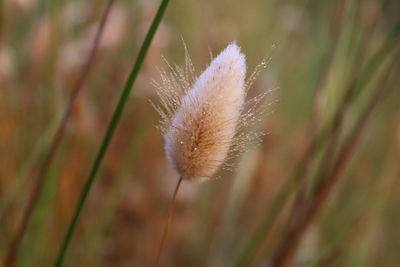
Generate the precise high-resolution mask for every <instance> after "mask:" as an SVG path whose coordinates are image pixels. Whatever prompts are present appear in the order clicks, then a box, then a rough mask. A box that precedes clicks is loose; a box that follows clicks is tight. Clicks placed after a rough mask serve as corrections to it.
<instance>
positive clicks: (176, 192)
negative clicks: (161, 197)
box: [155, 178, 182, 267]
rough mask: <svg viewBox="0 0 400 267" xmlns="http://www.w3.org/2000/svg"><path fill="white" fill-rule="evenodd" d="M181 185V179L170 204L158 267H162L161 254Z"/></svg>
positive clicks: (159, 251) (157, 262)
mask: <svg viewBox="0 0 400 267" xmlns="http://www.w3.org/2000/svg"><path fill="white" fill-rule="evenodd" d="M181 183H182V178H179V180H178V182H177V183H176V186H175V191H174V194H173V196H172V199H171V202H170V204H169V208H168V215H167V221H166V222H165V226H164V232H163V235H162V239H161V242H160V247H159V248H158V252H157V259H156V264H155V266H156V267H157V266H159V265H160V259H161V254H162V252H163V250H164V246H165V241H166V240H167V236H168V230H169V225H170V224H171V221H172V215H173V214H174V207H175V202H176V195H177V194H178V190H179V187H180V185H181Z"/></svg>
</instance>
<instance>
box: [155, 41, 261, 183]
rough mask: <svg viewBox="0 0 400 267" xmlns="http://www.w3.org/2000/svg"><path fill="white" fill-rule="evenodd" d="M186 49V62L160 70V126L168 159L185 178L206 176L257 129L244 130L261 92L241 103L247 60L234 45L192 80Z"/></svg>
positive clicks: (251, 118) (242, 144)
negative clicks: (179, 65) (182, 65)
mask: <svg viewBox="0 0 400 267" xmlns="http://www.w3.org/2000/svg"><path fill="white" fill-rule="evenodd" d="M185 52H186V66H185V68H181V67H178V66H175V67H172V66H170V65H169V67H170V73H168V72H166V71H162V72H161V76H162V85H159V84H156V86H157V88H158V93H159V95H160V97H161V106H160V107H156V109H157V111H158V112H159V113H160V115H161V117H162V120H161V127H160V128H161V129H162V131H163V134H164V139H165V151H166V154H167V159H168V161H169V162H170V164H171V165H172V166H173V168H174V169H175V170H176V172H177V173H178V174H179V175H180V176H181V177H182V178H183V179H197V180H198V179H204V178H210V177H212V176H213V175H214V173H215V172H216V171H217V170H218V169H219V167H220V166H221V165H222V164H223V163H224V162H225V161H226V160H227V159H228V158H229V157H230V155H231V153H234V152H237V151H241V150H243V147H244V146H245V143H248V142H251V141H254V140H257V139H259V137H260V136H261V135H260V134H259V133H253V134H252V133H245V132H244V131H243V130H244V129H245V128H246V127H247V126H248V125H250V124H252V122H253V121H254V118H255V115H256V113H257V111H258V108H259V105H258V104H259V103H260V102H261V100H262V99H263V97H264V94H263V95H260V96H259V97H257V98H254V99H251V100H250V101H249V102H248V103H245V98H246V92H247V88H246V84H247V83H246V82H245V77H246V62H245V56H244V55H243V54H242V53H241V51H240V47H239V46H237V45H236V43H231V44H229V45H228V46H227V47H226V48H225V49H224V50H223V51H222V52H221V53H220V54H219V55H218V56H217V57H216V58H215V59H213V60H212V61H211V63H210V65H209V66H208V67H207V68H206V70H204V72H203V73H202V74H201V75H200V76H199V77H198V78H197V79H196V78H195V75H194V70H193V65H192V63H191V60H190V58H189V56H188V54H187V49H186V46H185ZM247 104H249V105H247Z"/></svg>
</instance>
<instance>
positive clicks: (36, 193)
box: [5, 0, 115, 266]
mask: <svg viewBox="0 0 400 267" xmlns="http://www.w3.org/2000/svg"><path fill="white" fill-rule="evenodd" d="M114 2H115V0H110V1H109V2H108V4H107V7H106V9H105V10H104V13H103V16H102V18H101V21H100V24H99V27H98V29H97V32H96V35H95V37H94V39H93V43H92V46H91V50H90V53H89V56H88V58H87V60H86V62H85V64H84V65H83V66H82V69H81V72H80V75H79V77H78V80H77V81H76V83H75V85H74V87H73V90H72V94H71V97H70V99H69V102H68V105H67V109H66V110H65V113H64V115H63V117H62V120H61V122H60V124H59V126H58V128H57V130H56V133H55V135H54V136H53V139H52V141H51V144H50V148H49V150H48V151H47V154H46V156H45V158H44V160H43V162H42V164H41V166H40V167H39V171H38V174H37V177H36V183H35V184H34V186H33V191H32V193H31V195H30V197H29V200H28V204H27V206H26V208H25V210H24V212H23V215H22V219H21V221H20V223H19V225H18V227H17V231H16V234H15V237H14V239H13V240H12V241H11V245H10V247H9V249H8V252H7V256H6V258H5V259H6V260H5V266H12V265H14V264H15V261H16V258H17V253H18V249H19V246H20V244H21V242H22V239H23V237H24V235H25V232H26V229H27V227H28V224H29V220H30V218H31V217H32V214H33V212H34V210H35V207H36V205H37V203H38V201H39V198H40V195H41V193H42V190H43V186H44V183H45V178H46V176H47V173H48V170H49V167H50V165H51V163H52V162H53V160H54V156H55V154H56V152H57V150H58V148H59V146H60V143H61V140H62V139H63V137H64V134H65V129H66V126H67V123H68V121H69V118H70V117H71V114H72V110H73V107H74V104H75V102H76V99H77V98H78V95H79V93H80V92H81V91H82V88H83V84H84V82H85V81H86V79H87V77H88V74H89V71H90V69H91V67H92V65H93V62H94V59H95V55H96V52H97V48H98V46H99V43H100V40H101V36H102V34H103V32H104V28H105V25H106V22H107V19H108V17H109V14H110V11H111V8H112V5H113V3H114Z"/></svg>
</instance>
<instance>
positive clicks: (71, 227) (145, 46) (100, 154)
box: [54, 0, 169, 267]
mask: <svg viewBox="0 0 400 267" xmlns="http://www.w3.org/2000/svg"><path fill="white" fill-rule="evenodd" d="M168 2H169V0H162V2H161V4H160V6H159V8H158V10H157V13H156V15H155V17H154V19H153V22H152V24H151V26H150V28H149V31H148V32H147V35H146V38H145V39H144V41H143V44H142V46H141V48H140V51H139V54H138V57H137V59H136V62H135V65H134V66H133V69H132V71H131V73H130V75H129V78H128V80H127V82H126V84H125V86H124V89H123V91H122V94H121V96H120V99H119V101H118V105H117V107H116V109H115V111H114V114H113V116H112V118H111V121H110V123H109V125H108V128H107V131H106V133H105V135H104V138H103V141H102V143H101V146H100V149H99V151H98V152H97V155H96V158H95V161H94V163H93V166H92V169H91V171H90V173H89V176H88V177H87V180H86V183H85V186H84V188H83V191H82V193H81V196H80V199H79V202H78V204H77V206H76V209H75V213H74V215H73V218H72V220H71V223H70V225H69V228H68V231H67V234H66V236H65V239H64V242H63V244H62V247H61V249H60V252H59V254H58V257H57V261H56V263H55V264H54V266H56V267H60V266H61V265H62V263H63V260H64V256H65V253H66V251H67V248H68V245H69V243H70V241H71V238H72V235H73V233H74V230H75V227H76V224H77V222H78V219H79V217H80V214H81V212H82V209H83V205H84V204H85V202H86V199H87V197H88V195H89V192H90V189H91V188H92V185H93V182H94V179H95V178H96V175H97V172H98V170H99V167H100V165H101V162H102V160H103V158H104V156H105V153H106V151H107V148H108V145H109V144H110V141H111V138H112V136H113V134H114V132H115V129H116V127H117V125H118V122H119V120H120V118H121V115H122V111H123V110H124V107H125V104H126V102H127V100H128V97H129V94H130V92H131V89H132V86H133V84H134V83H135V80H136V77H137V75H138V73H139V70H140V68H141V66H142V64H143V61H144V58H145V56H146V53H147V50H148V49H149V46H150V44H151V41H152V40H153V37H154V35H155V33H156V31H157V28H158V26H159V24H160V21H161V19H162V17H163V15H164V12H165V9H166V8H167V5H168Z"/></svg>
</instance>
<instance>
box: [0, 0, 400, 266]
mask: <svg viewBox="0 0 400 267" xmlns="http://www.w3.org/2000/svg"><path fill="white" fill-rule="evenodd" d="M107 2H108V1H106V0H101V1H99V0H98V1H94V0H92V1H88V0H86V1H82V0H68V1H66V0H53V1H46V0H41V1H40V0H3V1H0V127H1V128H0V259H3V258H4V257H5V255H6V253H7V250H8V248H9V246H10V242H11V240H12V238H13V236H14V234H15V231H16V227H17V225H18V224H19V221H20V220H21V215H22V212H23V210H24V208H25V207H26V205H27V202H28V201H29V196H30V194H31V192H32V190H33V186H34V184H35V182H36V176H37V173H38V171H39V166H40V164H42V161H43V158H44V156H45V155H46V153H47V151H48V149H49V146H50V143H51V140H52V138H53V136H54V133H55V131H56V129H57V127H58V125H59V123H60V120H61V118H62V115H63V113H64V111H65V109H66V107H67V103H68V99H69V97H70V95H71V91H72V88H73V85H74V83H75V82H76V79H77V78H78V76H79V74H80V71H81V68H82V66H83V64H84V63H85V61H86V58H87V55H88V53H89V50H90V46H91V43H92V40H93V38H94V34H95V32H96V29H97V27H98V24H99V21H100V19H101V16H102V13H103V12H104V10H105V8H106V5H107ZM158 5H159V1H155V0H116V1H115V3H114V5H113V6H112V9H111V13H110V16H109V19H108V21H107V24H106V27H105V31H104V34H103V38H102V39H101V41H100V43H99V50H98V53H97V56H96V59H95V62H94V64H93V66H92V68H91V70H90V73H89V75H88V79H87V81H86V82H85V84H84V85H83V88H82V92H81V93H80V95H79V98H78V99H77V101H76V103H75V106H74V109H73V113H72V116H71V118H70V121H69V122H68V126H67V129H66V132H65V136H64V138H63V140H62V143H61V146H60V147H59V150H58V151H57V153H56V155H55V158H54V161H53V163H52V165H51V166H50V169H49V172H48V174H47V176H46V179H45V183H44V187H43V192H42V194H41V195H40V199H39V202H38V205H37V207H36V209H35V210H34V213H33V216H32V218H31V219H30V221H29V224H28V228H27V232H26V233H25V236H24V238H23V241H22V243H21V244H22V245H21V247H20V249H19V251H18V255H17V260H18V261H17V262H18V264H17V266H52V264H53V263H54V260H55V258H56V256H57V253H58V251H59V248H60V245H61V242H62V240H63V238H64V235H65V233H66V229H67V227H68V225H69V222H70V220H71V216H72V214H73V211H74V209H75V206H76V203H77V200H78V198H79V195H80V193H81V190H82V187H83V185H84V182H85V179H86V177H87V175H88V173H89V171H90V168H91V164H92V162H93V160H94V157H95V155H96V152H97V149H98V147H99V145H100V143H101V140H102V138H103V135H104V132H105V130H106V127H107V125H108V122H109V120H110V118H111V115H112V112H113V110H114V108H115V106H116V103H117V101H118V98H119V95H120V92H121V90H122V87H123V85H124V83H125V81H126V79H127V77H128V75H129V72H130V69H131V67H132V65H133V63H134V60H135V57H136V55H137V53H138V50H139V48H140V45H141V43H142V41H143V39H144V36H145V34H146V32H147V30H148V27H149V25H150V23H151V21H152V19H153V16H154V14H155V12H156V10H157V8H158ZM399 19H400V2H399V1H396V0H391V1H389V0H362V1H361V0H337V1H333V0H332V1H316V0H283V1H276V0H251V1H240V0H230V1H227V0H220V1H215V0H203V1H196V0H184V1H183V0H171V2H170V4H169V6H168V8H167V11H166V13H165V17H164V18H163V20H162V22H161V25H160V27H159V29H158V31H157V33H156V35H155V38H154V40H153V43H152V45H151V47H150V50H149V52H148V54H147V56H146V59H145V62H144V65H143V67H142V69H141V71H140V73H139V76H138V79H137V81H136V84H135V85H134V87H133V90H132V94H131V96H130V98H129V101H128V103H127V106H126V109H125V111H124V113H123V116H122V120H121V122H120V124H119V127H118V129H117V131H116V133H115V135H114V137H113V140H112V143H111V145H110V147H109V150H108V153H107V155H106V157H105V159H104V162H103V164H102V167H101V169H100V172H99V175H98V177H97V180H96V181H95V185H94V187H93V190H92V192H91V194H90V196H89V200H88V202H87V203H86V206H85V209H84V212H83V214H82V217H81V218H80V221H79V224H78V227H77V230H76V232H75V234H74V237H73V241H72V244H71V246H70V248H69V250H68V253H67V256H66V260H65V266H150V265H152V264H153V262H154V260H155V251H156V249H157V247H158V244H159V241H160V239H161V234H162V229H163V225H164V222H165V219H166V213H167V209H168V204H169V200H170V198H171V195H172V193H173V189H174V186H175V184H176V182H177V178H178V177H177V175H176V174H175V173H174V172H173V170H172V169H171V167H170V166H169V165H168V163H167V161H166V157H165V155H164V151H163V140H162V136H161V134H160V132H159V131H158V130H157V129H156V125H157V123H158V120H159V119H160V118H159V115H158V114H157V112H155V110H154V109H153V108H152V106H151V105H150V103H149V101H148V100H149V99H150V100H152V101H154V102H156V103H157V101H158V98H157V95H156V91H155V88H154V87H153V86H152V85H151V81H152V80H156V81H159V80H160V75H159V69H160V68H165V67H166V66H165V63H164V61H163V60H162V56H165V57H166V58H167V59H168V61H169V62H171V63H173V64H178V65H182V64H184V48H183V45H182V38H183V39H184V40H185V42H186V44H187V46H188V50H189V53H190V55H191V57H192V60H193V63H194V66H195V68H196V70H197V73H200V72H201V70H203V69H204V68H205V67H206V65H207V64H208V63H209V61H210V55H209V54H210V53H209V51H211V52H212V53H213V54H214V55H216V54H217V53H219V51H220V50H221V49H223V48H224V47H225V46H226V45H227V44H228V43H230V42H232V41H233V40H237V42H238V44H239V45H240V46H241V47H242V50H243V52H244V53H245V54H246V57H247V64H248V67H249V69H248V75H250V74H251V72H252V70H253V69H254V67H255V66H256V65H257V64H259V63H260V62H261V61H262V60H263V58H265V57H267V58H270V60H269V61H268V66H267V68H266V69H265V70H264V71H262V72H261V74H260V75H259V77H258V79H257V81H256V82H255V83H254V85H253V87H252V89H251V91H250V95H251V96H254V95H256V94H259V93H261V92H264V91H265V90H268V89H272V88H275V87H279V90H277V91H274V92H273V93H271V94H269V95H268V97H267V99H266V101H267V102H273V101H275V100H279V102H277V103H276V104H273V105H271V106H270V107H269V108H268V110H267V112H266V115H260V116H261V118H262V120H261V122H260V125H257V127H259V128H261V129H265V130H266V132H267V133H268V134H267V135H266V136H265V137H264V138H263V140H262V143H261V144H260V145H258V146H255V147H251V148H249V150H248V151H247V152H246V153H244V154H243V155H241V156H240V157H239V158H238V159H237V160H236V162H235V164H234V167H233V169H232V170H231V171H221V172H220V173H219V174H218V175H217V176H218V177H217V178H215V179H210V181H208V182H206V183H202V184H198V183H195V182H187V181H184V182H183V184H182V187H181V188H180V191H179V194H178V198H177V203H176V210H175V214H174V219H173V223H172V226H171V229H170V234H169V238H168V240H167V246H166V250H165V252H164V255H163V260H162V261H163V266H194V267H197V266H199V267H200V266H214V267H216V266H218V267H222V266H238V265H235V264H237V259H236V256H238V255H241V252H240V251H242V248H243V246H245V244H246V242H247V240H249V239H250V240H251V239H252V238H254V230H255V229H258V227H259V226H260V225H262V223H263V222H264V221H265V216H266V214H268V211H269V209H270V208H271V205H272V204H271V203H273V200H274V199H275V198H276V197H277V196H278V195H279V193H280V192H281V191H282V190H283V188H284V187H285V186H284V184H285V182H286V181H287V180H288V179H289V178H290V175H291V173H292V172H293V170H294V169H295V168H296V164H297V163H298V162H299V161H300V160H301V159H302V157H303V155H304V153H305V151H306V149H307V146H308V144H309V143H310V141H311V140H313V139H314V138H315V137H316V136H318V135H319V134H320V132H321V129H323V128H324V125H326V123H328V122H329V121H331V120H332V117H333V116H335V115H336V114H338V113H339V115H343V116H344V118H345V119H343V122H342V123H341V125H340V134H339V135H338V138H337V140H334V141H335V143H334V144H335V145H334V146H333V148H339V147H340V146H341V145H342V144H343V138H344V137H345V136H346V135H347V134H351V129H352V126H353V125H354V124H355V121H357V118H358V117H359V116H360V114H363V107H364V106H365V103H368V101H370V99H371V95H373V94H372V93H371V92H374V90H377V88H378V89H379V88H384V87H385V88H387V89H388V90H387V94H385V96H384V97H382V99H381V100H380V101H379V103H378V104H377V106H376V108H375V110H374V113H372V115H371V116H370V118H369V120H368V124H367V125H366V127H365V128H364V129H363V131H362V135H360V136H359V138H358V141H359V142H358V145H357V146H356V147H355V148H354V151H353V152H354V153H352V156H351V157H349V158H348V159H347V160H346V168H345V169H344V172H342V173H341V175H340V181H339V182H338V183H337V184H336V185H335V188H334V190H332V193H331V194H330V196H329V198H328V199H327V201H325V202H326V203H324V206H323V208H322V210H321V212H320V214H319V216H318V217H317V218H316V219H315V220H314V222H313V223H312V225H311V226H310V227H309V228H308V230H307V231H306V233H305V234H304V236H303V238H302V240H301V242H300V245H299V248H298V249H297V252H296V255H295V257H294V261H293V266H399V264H400V253H399V251H400V228H399V225H400V209H399V205H400V194H399V193H398V191H399V190H398V188H400V187H399V186H400V177H399V175H400V164H399V162H400V124H399V121H400V110H399V108H398V107H399V103H400V102H399V101H400V91H399V84H400V83H399V81H400V72H399V70H400V64H399V62H400V61H399V60H398V59H399V57H398V53H397V55H396V54H395V52H396V51H397V52H398V51H399V49H398V48H399V45H398V44H399V43H398V42H397V43H396V42H394V43H393V42H392V43H391V46H390V49H389V48H387V49H386V48H385V47H386V44H387V43H388V40H389V41H390V40H391V38H393V37H392V36H393V34H391V33H392V31H393V29H394V28H395V27H396V23H397V22H398V21H399ZM397 32H398V31H397ZM382 47H383V48H384V49H383V50H382ZM389 50H390V51H389ZM381 51H383V52H382V53H381ZM396 56H397V58H396ZM375 59H376V60H375ZM370 60H375V61H374V62H375V63H376V62H379V63H376V64H374V66H375V69H374V71H369V72H367V71H363V70H364V69H365V66H368V62H369V61H370ZM386 76H387V79H386V80H385V82H384V81H382V79H383V78H382V77H386ZM354 80H357V82H358V83H359V84H361V85H359V88H360V92H361V93H360V95H359V97H358V98H357V99H355V100H354V101H353V100H352V101H351V102H350V103H347V108H346V110H345V111H344V110H338V109H337V107H338V106H339V105H340V101H341V99H342V96H343V95H344V94H345V93H346V90H348V88H349V84H351V82H352V81H354ZM332 142H333V141H332ZM331 147H332V146H331ZM331 152H332V151H330V150H329V142H325V143H323V144H322V145H321V146H320V147H319V150H318V151H317V152H316V153H313V154H312V155H310V156H309V163H308V168H307V175H305V177H306V178H307V179H306V180H305V181H306V182H304V183H303V187H302V188H303V189H304V190H305V191H306V192H312V187H313V184H314V181H315V179H317V178H318V173H319V171H320V170H321V166H324V165H321V162H323V158H324V155H328V158H329V153H331ZM333 154H335V153H333V152H332V155H333ZM332 158H334V157H333V156H332ZM333 160H334V159H332V162H333ZM328 165H329V164H328ZM316 177H317V178H316ZM299 188H300V187H297V188H296V189H297V190H296V189H295V190H293V191H292V192H291V193H290V194H289V196H288V198H287V201H286V202H285V205H283V206H282V208H281V210H280V212H279V216H275V217H274V219H275V222H274V224H273V227H272V228H271V229H270V231H269V233H268V235H266V236H262V235H261V236H259V237H260V238H261V240H262V242H258V243H257V245H256V246H255V248H253V249H251V253H252V256H251V260H250V261H247V262H246V263H244V264H242V266H266V264H267V263H268V262H269V260H270V259H271V258H272V257H273V255H274V253H275V252H276V251H277V249H279V244H280V242H281V241H282V239H283V236H284V233H285V231H286V230H285V229H287V227H288V225H290V214H291V211H293V209H296V206H295V204H296V201H295V200H296V194H298V192H299V191H300V189H299ZM307 194H309V193H306V195H307Z"/></svg>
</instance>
